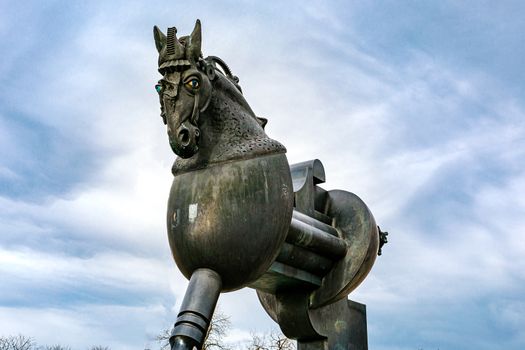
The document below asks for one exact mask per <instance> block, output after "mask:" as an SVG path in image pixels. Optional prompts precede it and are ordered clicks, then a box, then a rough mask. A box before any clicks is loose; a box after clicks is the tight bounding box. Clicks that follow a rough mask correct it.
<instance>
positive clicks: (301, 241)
mask: <svg viewBox="0 0 525 350" xmlns="http://www.w3.org/2000/svg"><path fill="white" fill-rule="evenodd" d="M286 242H288V243H291V244H295V245H298V246H300V247H303V248H306V249H308V250H311V251H313V252H316V253H319V254H321V255H324V256H326V257H328V258H330V259H331V260H337V259H339V258H342V257H343V256H345V254H346V242H345V241H344V240H342V239H341V238H339V237H334V236H332V235H331V234H329V233H326V232H325V231H322V230H320V229H318V228H317V227H315V226H313V225H309V224H307V223H305V222H303V221H300V220H298V219H296V218H295V217H292V222H291V224H290V229H289V230H288V235H287V236H286Z"/></svg>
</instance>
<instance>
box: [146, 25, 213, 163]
mask: <svg viewBox="0 0 525 350" xmlns="http://www.w3.org/2000/svg"><path fill="white" fill-rule="evenodd" d="M153 33H154V37H155V45H156V47H157V50H158V52H159V72H160V73H161V74H162V75H163V78H162V79H161V80H159V82H158V84H157V85H156V86H155V89H156V90H157V92H158V93H159V97H160V105H161V116H162V119H163V120H164V123H165V124H166V125H167V128H168V137H169V142H170V146H171V148H172V149H173V151H174V152H175V153H176V154H177V155H179V156H180V157H182V158H189V157H191V156H193V155H194V154H195V153H196V152H197V151H198V149H199V137H200V130H199V127H198V121H199V114H200V112H202V111H203V110H205V109H206V107H207V106H208V104H209V101H210V97H211V83H210V78H211V77H210V75H213V74H214V72H210V71H208V72H203V70H202V64H201V63H202V60H201V25H200V21H199V20H197V23H196V24H195V28H194V30H193V32H192V33H191V35H190V36H186V37H182V38H181V39H177V29H176V28H175V27H172V28H169V29H168V35H167V36H166V35H164V34H163V33H162V32H161V31H160V30H159V28H157V27H156V26H155V27H154V29H153Z"/></svg>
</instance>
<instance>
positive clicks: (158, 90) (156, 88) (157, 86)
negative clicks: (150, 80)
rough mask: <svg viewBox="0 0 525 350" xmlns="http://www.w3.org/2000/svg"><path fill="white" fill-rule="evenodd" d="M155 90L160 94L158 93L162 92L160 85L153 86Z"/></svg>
mask: <svg viewBox="0 0 525 350" xmlns="http://www.w3.org/2000/svg"><path fill="white" fill-rule="evenodd" d="M155 90H157V92H158V93H159V94H160V92H161V91H162V85H160V84H157V85H155Z"/></svg>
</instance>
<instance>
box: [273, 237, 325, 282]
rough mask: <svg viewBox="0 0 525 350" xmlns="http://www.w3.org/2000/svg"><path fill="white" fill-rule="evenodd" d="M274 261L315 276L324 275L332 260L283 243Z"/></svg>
mask: <svg viewBox="0 0 525 350" xmlns="http://www.w3.org/2000/svg"><path fill="white" fill-rule="evenodd" d="M276 261H278V262H281V263H283V264H286V265H289V266H293V267H296V268H299V269H301V270H304V271H307V272H310V273H313V274H314V275H316V276H319V277H323V276H324V275H326V274H327V273H328V272H329V271H330V269H331V268H332V265H333V264H334V263H333V261H332V260H330V259H328V258H326V257H324V256H321V255H319V254H317V253H314V252H312V251H309V250H307V249H304V248H301V247H299V246H296V245H293V244H290V243H286V242H285V243H284V244H283V245H282V247H281V251H280V252H279V255H278V256H277V259H276Z"/></svg>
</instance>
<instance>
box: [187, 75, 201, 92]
mask: <svg viewBox="0 0 525 350" xmlns="http://www.w3.org/2000/svg"><path fill="white" fill-rule="evenodd" d="M185 85H186V87H187V88H188V89H190V90H196V89H198V88H199V87H200V83H199V80H198V79H196V78H193V79H191V80H189V81H187V82H186V83H185Z"/></svg>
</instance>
